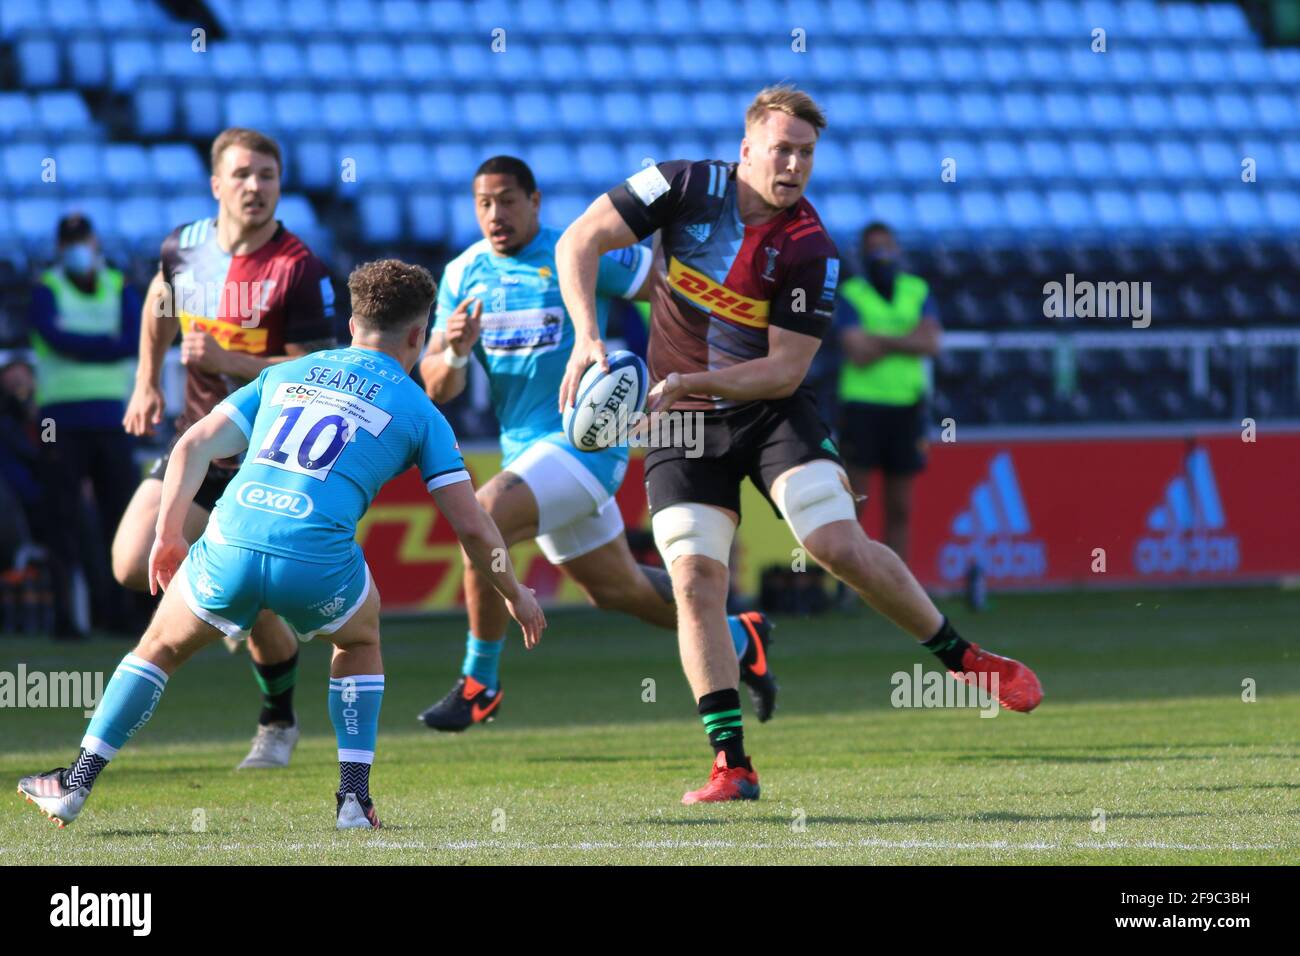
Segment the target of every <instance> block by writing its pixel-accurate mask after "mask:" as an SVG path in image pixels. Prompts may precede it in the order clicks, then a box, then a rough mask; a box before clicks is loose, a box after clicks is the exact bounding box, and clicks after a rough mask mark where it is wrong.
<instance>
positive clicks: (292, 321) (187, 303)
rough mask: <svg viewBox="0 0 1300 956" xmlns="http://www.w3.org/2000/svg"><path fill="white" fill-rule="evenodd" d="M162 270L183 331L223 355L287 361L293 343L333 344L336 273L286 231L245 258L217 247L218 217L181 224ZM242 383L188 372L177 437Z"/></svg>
mask: <svg viewBox="0 0 1300 956" xmlns="http://www.w3.org/2000/svg"><path fill="white" fill-rule="evenodd" d="M161 268H162V274H163V280H164V281H165V282H166V283H167V285H168V286H169V287H170V288H171V294H172V307H173V309H174V314H175V315H176V317H177V318H178V319H179V320H180V325H181V331H182V332H192V331H197V332H207V333H208V334H209V335H211V336H212V337H213V338H214V339H216V341H217V344H218V345H220V346H221V347H222V348H223V349H227V350H233V351H238V352H247V353H248V354H250V355H259V356H273V355H284V354H285V350H284V347H285V346H286V345H297V344H301V343H305V342H312V341H317V340H320V339H328V340H329V341H330V344H331V345H333V342H334V289H333V286H331V285H330V279H329V272H328V270H327V269H326V268H325V265H324V264H323V263H322V262H321V261H320V260H319V259H317V258H316V257H315V256H314V255H313V254H312V251H311V250H310V249H308V248H307V246H306V244H305V243H304V242H303V241H302V240H301V239H299V238H298V237H297V236H295V235H294V234H293V233H292V232H290V231H289V230H288V229H285V228H284V226H283V225H280V226H279V228H277V229H276V231H275V235H273V236H272V237H271V238H270V239H269V240H268V241H267V243H266V244H265V245H263V246H262V247H261V248H259V249H257V250H256V251H255V252H251V253H249V254H248V255H243V256H232V255H231V254H230V253H228V252H226V251H225V250H224V249H222V248H221V246H220V244H218V242H217V220H216V219H199V220H196V221H195V222H191V223H188V224H186V225H184V226H178V227H176V229H174V230H173V231H172V232H171V233H170V234H169V235H168V236H167V238H166V239H164V240H163V244H162V263H161ZM243 384H244V382H243V381H242V380H240V379H234V378H231V377H229V376H225V375H216V374H213V373H211V372H201V371H199V370H198V369H194V368H187V369H186V370H185V408H184V410H183V411H182V412H181V416H180V418H179V419H177V421H176V431H177V434H178V435H179V434H181V433H183V432H184V431H185V430H186V429H187V428H189V427H190V426H191V425H193V424H194V423H195V422H197V421H198V420H199V419H200V418H202V417H203V416H204V415H206V414H208V413H209V412H210V411H212V409H213V408H214V407H216V405H217V403H218V402H220V401H221V400H222V399H224V398H226V396H228V395H230V393H231V392H233V391H234V390H235V389H237V388H239V387H240V386H241V385H243ZM222 464H226V463H225V462H223V463H222ZM234 464H235V463H234V462H233V461H232V467H233V465H234Z"/></svg>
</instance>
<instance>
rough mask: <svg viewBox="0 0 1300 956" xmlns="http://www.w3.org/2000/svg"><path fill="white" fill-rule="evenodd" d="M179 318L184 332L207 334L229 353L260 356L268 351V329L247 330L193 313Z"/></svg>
mask: <svg viewBox="0 0 1300 956" xmlns="http://www.w3.org/2000/svg"><path fill="white" fill-rule="evenodd" d="M179 318H180V320H181V331H182V332H207V333H208V335H210V336H212V337H213V338H214V339H216V340H217V344H218V345H220V346H221V347H222V348H223V349H225V350H226V351H227V352H251V353H252V354H254V355H260V354H262V353H263V352H265V351H266V337H267V330H266V329H246V328H243V327H242V326H239V325H235V324H232V323H230V322H223V321H221V320H220V319H209V318H207V317H206V316H202V315H195V314H194V313H192V312H182V313H180V316H179Z"/></svg>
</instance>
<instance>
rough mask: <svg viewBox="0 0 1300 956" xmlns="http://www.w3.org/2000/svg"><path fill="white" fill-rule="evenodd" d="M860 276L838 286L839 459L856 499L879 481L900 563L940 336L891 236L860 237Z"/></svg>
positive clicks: (877, 227) (888, 535)
mask: <svg viewBox="0 0 1300 956" xmlns="http://www.w3.org/2000/svg"><path fill="white" fill-rule="evenodd" d="M862 261H863V263H864V265H865V267H866V275H865V276H853V277H852V278H849V279H845V280H844V281H843V282H842V283H840V289H839V301H838V302H837V304H836V320H835V324H836V327H837V329H838V330H839V341H840V350H841V352H842V353H843V356H844V362H843V365H842V366H841V368H840V389H839V398H840V454H841V455H842V456H843V458H844V463H845V464H846V465H847V466H848V469H847V470H848V473H849V480H850V481H851V482H852V483H853V487H854V490H855V491H856V492H857V493H858V494H859V495H865V494H866V493H867V480H868V477H869V475H870V472H871V470H872V469H875V468H878V469H880V471H881V472H882V473H883V475H884V508H885V543H886V544H887V545H889V547H891V548H893V550H894V552H895V553H896V554H897V555H898V556H899V557H900V558H902V559H903V560H904V561H906V560H907V543H908V525H909V517H910V514H911V503H912V478H913V477H914V476H915V475H916V474H918V473H919V472H920V471H921V470H922V469H923V468H924V467H925V450H926V424H925V398H926V395H927V393H928V391H929V379H930V375H929V362H928V360H929V358H930V357H932V356H934V355H937V354H939V344H940V337H941V335H942V331H941V329H940V327H939V319H938V316H937V314H936V311H935V308H934V303H933V301H932V300H931V298H930V287H929V286H928V285H927V284H926V282H925V280H924V279H922V278H920V277H919V276H914V275H909V274H908V273H906V272H903V271H901V270H900V269H899V268H898V243H897V241H896V240H895V239H894V234H893V231H892V230H891V229H890V228H889V227H888V226H886V225H885V224H884V223H879V222H875V223H872V224H871V225H869V226H867V228H866V229H865V230H863V233H862Z"/></svg>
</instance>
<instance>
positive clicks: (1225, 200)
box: [1219, 183, 1269, 230]
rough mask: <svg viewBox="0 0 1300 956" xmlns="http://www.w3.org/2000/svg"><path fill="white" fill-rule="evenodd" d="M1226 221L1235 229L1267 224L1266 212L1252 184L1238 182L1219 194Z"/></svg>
mask: <svg viewBox="0 0 1300 956" xmlns="http://www.w3.org/2000/svg"><path fill="white" fill-rule="evenodd" d="M1219 201H1220V202H1221V203H1222V208H1223V211H1224V213H1225V214H1226V215H1227V221H1228V223H1229V224H1230V225H1232V226H1233V227H1235V228H1237V229H1245V230H1253V229H1262V228H1265V227H1267V226H1268V225H1269V221H1268V213H1267V210H1266V209H1265V206H1264V203H1263V201H1262V200H1261V199H1260V197H1259V195H1258V191H1257V190H1256V189H1255V187H1254V186H1253V185H1248V184H1246V183H1238V184H1237V185H1236V186H1234V187H1232V188H1229V189H1225V190H1223V191H1222V192H1221V193H1220V194H1219Z"/></svg>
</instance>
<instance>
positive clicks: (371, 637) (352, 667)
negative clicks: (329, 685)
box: [321, 578, 384, 677]
mask: <svg viewBox="0 0 1300 956" xmlns="http://www.w3.org/2000/svg"><path fill="white" fill-rule="evenodd" d="M379 606H380V603H379V588H377V587H375V583H374V579H373V578H371V581H370V593H369V594H367V595H366V599H365V601H364V602H363V603H362V605H361V607H359V608H358V609H357V612H356V613H355V614H353V615H352V616H351V617H350V618H348V621H347V623H346V624H344V625H343V626H342V627H340V628H339V629H338V630H337V631H335V632H334V633H333V634H323V635H321V640H325V641H329V642H330V643H331V644H333V645H334V657H333V660H332V661H331V663H330V676H331V677H354V676H356V675H358V674H382V673H383V672H384V667H383V659H382V657H381V655H380V651H379Z"/></svg>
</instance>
